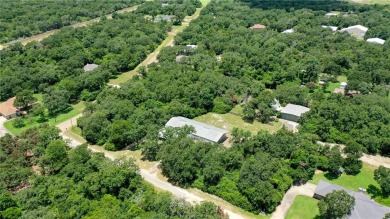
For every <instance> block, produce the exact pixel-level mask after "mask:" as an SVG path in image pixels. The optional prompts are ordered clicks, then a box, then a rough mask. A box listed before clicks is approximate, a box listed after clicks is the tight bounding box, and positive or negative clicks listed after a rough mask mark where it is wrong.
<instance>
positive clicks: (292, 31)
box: [282, 29, 294, 34]
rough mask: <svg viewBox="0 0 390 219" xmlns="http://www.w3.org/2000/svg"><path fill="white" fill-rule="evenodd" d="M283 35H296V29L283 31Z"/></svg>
mask: <svg viewBox="0 0 390 219" xmlns="http://www.w3.org/2000/svg"><path fill="white" fill-rule="evenodd" d="M282 33H284V34H290V33H294V29H288V30H285V31H283V32H282Z"/></svg>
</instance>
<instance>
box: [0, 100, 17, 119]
mask: <svg viewBox="0 0 390 219" xmlns="http://www.w3.org/2000/svg"><path fill="white" fill-rule="evenodd" d="M14 101H15V97H12V98H10V99H8V100H7V101H5V102H3V103H0V114H2V115H4V116H8V115H12V114H14V113H16V112H17V111H18V109H17V108H16V107H14Z"/></svg>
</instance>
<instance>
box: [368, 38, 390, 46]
mask: <svg viewBox="0 0 390 219" xmlns="http://www.w3.org/2000/svg"><path fill="white" fill-rule="evenodd" d="M366 41H367V42H369V43H373V44H380V45H383V44H385V42H386V41H385V40H382V39H380V38H368V39H367V40H366Z"/></svg>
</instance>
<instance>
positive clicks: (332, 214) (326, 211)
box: [318, 190, 355, 219]
mask: <svg viewBox="0 0 390 219" xmlns="http://www.w3.org/2000/svg"><path fill="white" fill-rule="evenodd" d="M354 206H355V197H353V196H351V195H349V194H348V193H347V192H345V191H343V190H341V191H333V192H331V193H328V194H327V195H326V196H325V197H324V198H323V199H322V200H321V201H320V202H318V208H319V210H320V214H321V216H322V217H323V218H326V219H327V218H329V219H330V218H343V217H345V216H346V215H347V214H348V213H349V212H351V210H352V208H353V207H354Z"/></svg>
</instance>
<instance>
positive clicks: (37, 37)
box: [0, 5, 138, 47]
mask: <svg viewBox="0 0 390 219" xmlns="http://www.w3.org/2000/svg"><path fill="white" fill-rule="evenodd" d="M137 8H138V5H137V6H132V7H128V8H124V9H121V10H118V11H116V13H119V14H121V13H125V12H130V11H134V10H136V9H137ZM106 17H107V19H112V13H111V14H108V15H106ZM99 21H100V18H95V19H91V20H88V21H84V22H80V23H76V24H72V25H70V27H75V28H76V27H84V26H87V25H88V24H92V23H95V22H99ZM59 30H60V29H55V30H50V31H47V32H44V33H40V34H37V35H34V36H31V37H26V38H22V39H17V40H12V41H10V42H8V43H6V44H4V45H3V46H4V47H6V46H7V45H11V44H15V43H21V44H23V45H26V44H27V43H29V42H32V41H41V40H43V39H45V38H47V37H49V36H51V35H53V34H55V33H56V32H58V31H59ZM0 46H1V45H0Z"/></svg>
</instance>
